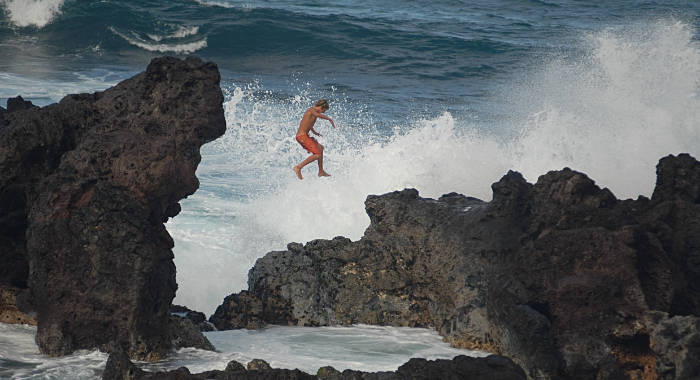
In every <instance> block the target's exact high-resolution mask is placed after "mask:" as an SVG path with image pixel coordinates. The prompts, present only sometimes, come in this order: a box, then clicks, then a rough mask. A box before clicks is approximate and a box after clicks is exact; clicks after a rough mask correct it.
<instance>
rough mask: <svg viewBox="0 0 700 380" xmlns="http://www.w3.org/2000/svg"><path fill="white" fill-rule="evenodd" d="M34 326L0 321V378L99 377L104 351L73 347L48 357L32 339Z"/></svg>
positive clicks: (79, 378)
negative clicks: (55, 356) (74, 349)
mask: <svg viewBox="0 0 700 380" xmlns="http://www.w3.org/2000/svg"><path fill="white" fill-rule="evenodd" d="M35 334H36V327H34V326H27V325H8V324H5V323H0V378H2V379H12V380H25V379H27V380H28V379H52V380H53V379H56V380H59V379H75V380H94V379H99V378H101V374H102V370H103V369H104V367H105V364H106V363H107V354H105V353H102V352H99V351H86V350H82V351H77V352H75V353H73V354H71V355H67V356H63V357H60V358H49V357H47V356H45V355H42V354H41V353H40V352H39V348H38V347H37V346H36V343H34V335H35Z"/></svg>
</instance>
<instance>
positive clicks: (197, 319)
mask: <svg viewBox="0 0 700 380" xmlns="http://www.w3.org/2000/svg"><path fill="white" fill-rule="evenodd" d="M170 312H171V313H172V314H173V315H175V316H178V317H180V318H186V319H188V320H190V321H191V322H192V324H193V325H194V326H195V327H196V328H197V329H199V331H214V330H216V327H214V325H213V324H211V323H210V322H209V321H207V316H206V315H205V314H204V313H202V312H200V311H195V310H190V309H189V308H187V307H185V306H182V305H171V306H170Z"/></svg>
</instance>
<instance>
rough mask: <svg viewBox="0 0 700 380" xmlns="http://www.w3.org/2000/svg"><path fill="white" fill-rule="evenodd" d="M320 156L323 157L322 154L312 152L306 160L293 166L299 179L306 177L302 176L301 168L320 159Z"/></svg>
mask: <svg viewBox="0 0 700 380" xmlns="http://www.w3.org/2000/svg"><path fill="white" fill-rule="evenodd" d="M322 153H323V152H322ZM320 157H321V154H312V155H310V156H309V157H306V159H305V160H304V161H302V162H301V163H299V165H297V166H295V167H294V168H292V169H293V170H294V172H295V173H297V177H299V179H303V178H304V177H302V176H301V169H302V168H303V167H304V166H306V165H308V164H310V163H312V162H314V161H316V160H318V159H319V158H320Z"/></svg>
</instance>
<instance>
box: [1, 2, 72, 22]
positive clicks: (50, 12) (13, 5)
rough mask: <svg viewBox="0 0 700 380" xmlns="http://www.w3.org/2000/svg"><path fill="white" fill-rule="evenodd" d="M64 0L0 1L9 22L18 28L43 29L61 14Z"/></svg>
mask: <svg viewBox="0 0 700 380" xmlns="http://www.w3.org/2000/svg"><path fill="white" fill-rule="evenodd" d="M64 1H65V0H0V5H2V8H4V10H5V14H7V16H8V17H9V19H10V21H12V23H13V24H14V25H16V26H19V27H22V28H24V27H28V26H35V27H37V28H43V27H45V26H46V25H48V24H49V23H50V22H51V21H53V19H54V18H56V16H58V15H60V14H61V7H62V6H63V2H64Z"/></svg>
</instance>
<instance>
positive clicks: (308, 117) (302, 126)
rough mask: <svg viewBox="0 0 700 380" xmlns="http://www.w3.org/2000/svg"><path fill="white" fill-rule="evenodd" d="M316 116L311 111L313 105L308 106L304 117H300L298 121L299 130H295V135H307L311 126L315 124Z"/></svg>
mask: <svg viewBox="0 0 700 380" xmlns="http://www.w3.org/2000/svg"><path fill="white" fill-rule="evenodd" d="M316 119H317V117H316V116H315V115H314V113H313V107H311V108H309V109H307V110H306V112H304V117H302V118H301V122H300V123H299V130H297V135H308V134H309V131H310V130H311V128H313V127H314V124H316Z"/></svg>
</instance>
